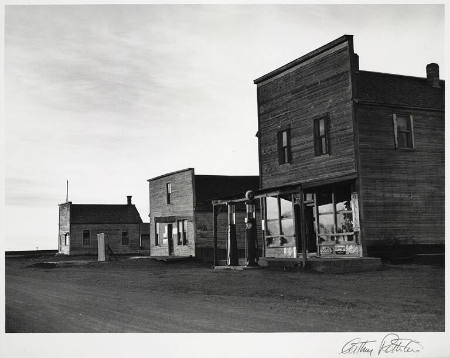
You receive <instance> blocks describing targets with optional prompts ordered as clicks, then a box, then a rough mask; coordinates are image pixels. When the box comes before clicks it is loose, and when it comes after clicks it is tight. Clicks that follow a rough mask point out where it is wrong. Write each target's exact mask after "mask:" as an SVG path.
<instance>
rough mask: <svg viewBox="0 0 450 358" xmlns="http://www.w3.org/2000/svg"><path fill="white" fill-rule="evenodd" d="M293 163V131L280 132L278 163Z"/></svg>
mask: <svg viewBox="0 0 450 358" xmlns="http://www.w3.org/2000/svg"><path fill="white" fill-rule="evenodd" d="M290 162H291V131H290V129H285V130H282V131H279V132H278V163H279V164H285V163H290Z"/></svg>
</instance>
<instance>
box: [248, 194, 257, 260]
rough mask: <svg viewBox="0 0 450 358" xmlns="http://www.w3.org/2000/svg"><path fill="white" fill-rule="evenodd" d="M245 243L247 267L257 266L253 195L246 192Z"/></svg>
mask: <svg viewBox="0 0 450 358" xmlns="http://www.w3.org/2000/svg"><path fill="white" fill-rule="evenodd" d="M245 198H246V199H247V201H246V202H245V208H246V216H245V242H246V244H247V266H258V240H257V239H256V205H255V200H254V198H255V194H254V193H253V191H251V190H248V191H247V192H246V193H245Z"/></svg>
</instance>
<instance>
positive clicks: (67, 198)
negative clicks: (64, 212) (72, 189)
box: [66, 179, 69, 203]
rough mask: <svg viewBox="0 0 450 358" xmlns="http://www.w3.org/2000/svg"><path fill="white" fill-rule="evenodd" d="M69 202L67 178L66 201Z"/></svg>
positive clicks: (67, 181) (67, 182)
mask: <svg viewBox="0 0 450 358" xmlns="http://www.w3.org/2000/svg"><path fill="white" fill-rule="evenodd" d="M67 202H69V180H68V179H67V180H66V203H67Z"/></svg>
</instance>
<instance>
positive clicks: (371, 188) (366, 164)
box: [222, 35, 444, 260]
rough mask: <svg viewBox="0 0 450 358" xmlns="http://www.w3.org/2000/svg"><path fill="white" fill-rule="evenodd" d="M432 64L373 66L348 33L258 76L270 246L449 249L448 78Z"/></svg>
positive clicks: (262, 195)
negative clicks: (403, 69)
mask: <svg viewBox="0 0 450 358" xmlns="http://www.w3.org/2000/svg"><path fill="white" fill-rule="evenodd" d="M424 67H425V66H424ZM425 70H426V77H425V78H419V77H411V76H401V75H394V74H386V73H378V72H370V71H361V70H360V69H359V61H358V55H357V54H355V53H354V49H353V37H352V36H350V35H345V36H342V37H340V38H338V39H336V40H334V41H332V42H330V43H328V44H326V45H324V46H322V47H320V48H318V49H316V50H314V51H312V52H310V53H308V54H306V55H304V56H302V57H300V58H298V59H296V60H294V61H292V62H290V63H288V64H286V65H284V66H282V67H280V68H277V69H275V70H274V71H271V72H270V73H268V74H266V75H264V76H262V77H260V78H258V79H256V80H255V81H254V83H255V84H256V85H257V101H258V132H257V137H258V149H259V174H260V188H259V191H258V192H257V193H256V194H257V195H256V198H257V199H259V200H260V202H261V205H262V208H263V217H262V219H263V220H262V221H263V229H264V256H265V257H283V258H297V257H302V258H303V259H304V260H306V259H307V256H308V255H314V256H328V257H347V256H366V255H378V254H383V255H390V254H393V253H394V254H399V255H404V254H405V252H409V253H415V252H424V251H428V252H430V251H434V252H436V251H440V252H443V247H444V81H442V80H440V79H439V67H438V65H437V64H434V63H432V64H429V65H427V66H426V69H425V68H424V73H425ZM241 200H242V199H241ZM238 201H239V200H236V202H238ZM228 203H229V202H228ZM222 204H223V203H222Z"/></svg>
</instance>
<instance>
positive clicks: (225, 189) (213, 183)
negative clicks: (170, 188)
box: [195, 175, 259, 209]
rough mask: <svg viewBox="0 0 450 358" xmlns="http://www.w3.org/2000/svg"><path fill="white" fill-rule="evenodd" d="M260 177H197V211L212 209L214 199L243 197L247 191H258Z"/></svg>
mask: <svg viewBox="0 0 450 358" xmlns="http://www.w3.org/2000/svg"><path fill="white" fill-rule="evenodd" d="M258 188H259V176H255V175H252V176H225V175H196V176H195V198H196V208H197V209H210V208H211V207H212V206H211V201H212V200H213V199H222V198H229V197H232V196H236V195H241V196H243V195H244V193H245V192H246V191H247V190H258Z"/></svg>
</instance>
